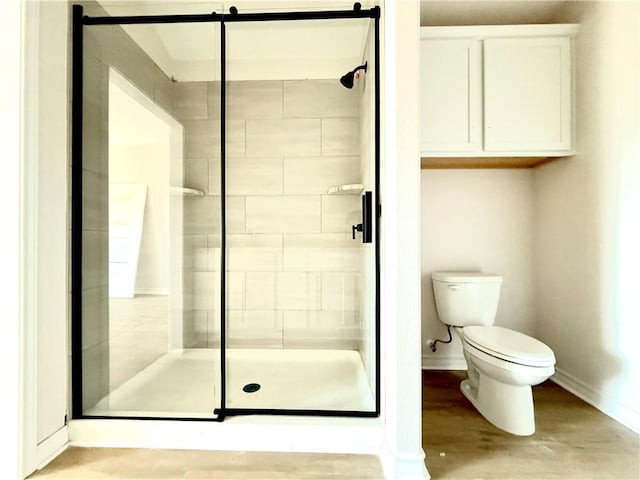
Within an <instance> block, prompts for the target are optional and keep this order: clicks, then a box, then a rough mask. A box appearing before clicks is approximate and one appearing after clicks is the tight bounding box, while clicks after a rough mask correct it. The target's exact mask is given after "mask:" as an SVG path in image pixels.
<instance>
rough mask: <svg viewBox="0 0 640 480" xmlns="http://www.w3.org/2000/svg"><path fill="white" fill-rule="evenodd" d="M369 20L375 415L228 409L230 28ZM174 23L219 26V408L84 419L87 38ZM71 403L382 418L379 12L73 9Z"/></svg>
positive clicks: (218, 413) (76, 415)
mask: <svg viewBox="0 0 640 480" xmlns="http://www.w3.org/2000/svg"><path fill="white" fill-rule="evenodd" d="M357 18H370V19H373V21H374V58H375V65H374V80H375V92H374V95H375V115H374V123H375V125H374V128H375V159H374V163H375V185H374V189H375V194H374V199H375V210H374V212H375V213H374V218H375V263H376V265H375V350H376V351H375V369H376V371H375V382H376V385H375V410H374V411H358V410H311V409H279V408H268V409H266V408H227V407H226V384H227V378H226V375H227V374H226V354H227V345H226V328H227V318H226V252H227V246H226V197H227V194H226V82H227V78H226V70H227V66H226V47H227V46H226V36H227V35H226V24H227V23H237V22H269V21H300V20H336V19H357ZM170 23H220V63H221V65H220V71H221V79H220V80H221V81H220V95H221V101H220V139H221V142H220V159H221V161H220V168H221V172H220V175H221V176H220V178H221V181H220V198H221V202H220V203H221V206H220V210H221V217H220V218H221V251H222V254H221V256H220V257H221V265H220V267H221V268H220V270H221V278H220V281H221V288H220V292H221V295H220V296H221V298H220V310H221V314H220V373H221V381H220V383H221V385H220V408H216V409H214V411H213V415H215V416H213V417H212V418H201V417H200V418H198V417H194V418H185V417H151V416H106V415H85V414H84V412H83V409H82V375H83V373H82V367H83V366H82V208H83V202H82V188H83V185H82V166H83V158H82V134H83V33H84V26H85V25H142V24H170ZM71 69H72V72H71V81H72V93H71V292H72V296H71V392H72V393H71V403H72V418H73V419H84V418H91V419H120V420H122V419H130V420H181V421H218V422H221V421H223V420H224V419H225V417H228V416H234V415H298V416H319V417H378V416H379V415H380V409H381V405H380V391H381V388H380V378H381V375H380V363H381V362H380V343H381V342H380V331H381V328H380V216H381V213H382V207H381V203H380V149H381V143H380V123H381V117H380V7H378V6H375V7H373V8H371V9H364V10H363V9H362V8H361V6H360V4H359V3H356V4H354V8H353V10H327V11H316V12H313V11H310V12H265V13H238V11H237V9H236V8H235V7H231V8H230V13H216V12H212V13H210V14H192V15H189V14H186V15H137V16H136V15H134V16H107V17H90V16H87V15H84V10H83V7H82V6H81V5H73V7H72V65H71Z"/></svg>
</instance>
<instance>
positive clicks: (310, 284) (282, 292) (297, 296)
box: [276, 272, 322, 310]
mask: <svg viewBox="0 0 640 480" xmlns="http://www.w3.org/2000/svg"><path fill="white" fill-rule="evenodd" d="M321 303H322V301H321V277H320V275H319V274H318V273H306V272H303V273H297V272H278V273H277V274H276V308H277V309H278V310H319V309H320V306H321Z"/></svg>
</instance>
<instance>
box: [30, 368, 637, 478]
mask: <svg viewBox="0 0 640 480" xmlns="http://www.w3.org/2000/svg"><path fill="white" fill-rule="evenodd" d="M464 378H465V373H464V372H450V371H449V372H439V371H425V372H423V387H424V388H423V410H422V422H423V436H422V445H423V448H424V450H425V452H426V454H427V467H428V469H429V472H430V473H431V477H432V478H433V479H434V480H438V479H458V480H472V479H473V480H483V479H486V480H498V479H500V480H520V479H522V480H525V479H526V480H554V479H563V480H591V479H592V480H638V479H640V443H639V437H638V435H636V434H634V433H633V432H632V431H630V430H628V429H627V428H625V427H623V426H622V425H620V424H618V423H617V422H615V421H613V420H611V419H610V418H609V417H607V416H606V415H604V414H602V413H600V412H599V411H598V410H596V409H595V408H593V407H591V406H589V405H588V404H586V403H584V402H583V401H582V400H580V399H578V398H577V397H575V396H574V395H572V394H570V393H569V392H567V391H565V390H563V389H562V388H560V387H559V386H557V385H555V384H554V383H552V382H545V383H543V384H542V385H539V386H537V387H534V399H535V400H534V401H535V408H536V428H537V430H536V433H535V434H534V435H532V436H530V437H516V436H513V435H510V434H507V433H505V432H502V431H501V430H498V429H497V428H495V427H493V426H492V425H491V424H490V423H488V422H487V421H486V420H484V418H482V416H480V414H478V412H476V411H475V410H474V408H473V407H472V406H471V405H470V404H469V402H468V401H467V400H466V398H464V397H463V395H462V393H461V392H460V390H459V389H458V385H459V383H460V381H461V380H462V379H464ZM31 478H36V479H69V480H74V479H83V480H93V479H157V480H169V479H170V480H177V479H204V478H207V479H224V480H240V479H250V480H258V479H264V480H267V479H283V480H284V479H300V480H303V479H304V480H307V479H326V480H328V479H344V480H365V479H366V480H373V479H376V480H377V479H382V478H383V476H382V472H381V468H380V463H379V461H378V459H377V457H375V456H367V455H323V454H295V453H259V452H251V453H247V452H202V451H187V450H143V449H83V448H70V449H69V450H67V451H66V452H64V453H63V454H62V455H60V456H59V457H58V458H57V459H56V460H54V461H53V462H52V463H51V464H49V465H48V466H47V467H46V468H44V469H43V470H41V471H39V472H36V473H35V474H34V475H32V477H31Z"/></svg>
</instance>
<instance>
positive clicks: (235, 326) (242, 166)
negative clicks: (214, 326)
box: [225, 18, 376, 414]
mask: <svg viewBox="0 0 640 480" xmlns="http://www.w3.org/2000/svg"><path fill="white" fill-rule="evenodd" d="M225 28H226V32H227V34H226V42H227V49H226V61H225V68H226V79H227V82H226V84H225V86H226V89H225V93H226V95H225V96H226V114H227V126H226V138H227V143H226V146H227V155H226V160H225V163H226V168H225V176H226V198H227V208H226V218H227V223H226V232H227V235H226V242H227V245H226V247H227V248H226V255H227V268H226V284H227V291H226V312H225V313H226V322H227V323H226V324H227V335H226V346H227V348H226V349H225V365H226V375H225V387H226V403H225V408H226V409H227V411H228V412H227V413H229V414H236V413H259V412H272V413H305V412H306V413H317V412H334V413H335V412H338V413H339V412H343V413H345V414H347V413H353V412H358V413H365V414H373V413H374V412H375V410H376V399H375V391H376V356H375V352H376V303H375V302H376V300H375V299H376V281H375V278H376V277H375V275H376V258H375V238H376V233H375V228H374V223H375V222H374V219H375V217H374V215H373V207H372V205H374V204H375V194H374V192H375V138H374V137H375V128H374V114H375V97H374V91H375V76H374V74H373V66H374V51H373V22H372V21H371V20H370V19H368V18H367V19H339V20H326V19H323V20H309V21H307V20H303V21H268V22H233V23H229V24H227V25H226V26H225ZM365 63H367V71H365V69H364V68H363V69H361V70H359V71H358V73H357V75H354V84H353V88H350V89H349V88H346V87H345V86H343V85H342V84H341V83H340V81H339V79H340V77H341V76H343V75H344V74H345V73H347V72H350V71H352V70H353V69H354V67H357V66H359V65H363V64H365ZM366 192H369V195H368V198H369V199H370V203H368V205H370V206H371V208H370V211H369V215H368V217H367V218H369V219H370V221H369V222H366V223H367V226H368V227H370V228H369V229H368V230H367V233H368V234H369V237H370V240H369V241H370V242H371V243H363V234H362V232H360V231H358V230H357V229H354V228H352V227H354V226H357V225H359V224H362V223H363V220H362V218H363V210H362V205H363V196H364V195H365V193H366Z"/></svg>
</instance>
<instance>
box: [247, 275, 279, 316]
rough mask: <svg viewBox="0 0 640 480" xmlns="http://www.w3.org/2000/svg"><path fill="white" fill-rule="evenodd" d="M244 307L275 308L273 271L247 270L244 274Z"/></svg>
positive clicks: (274, 277)
mask: <svg viewBox="0 0 640 480" xmlns="http://www.w3.org/2000/svg"><path fill="white" fill-rule="evenodd" d="M245 289H246V291H245V308H246V309H247V310H275V308H276V276H275V272H247V273H246V274H245Z"/></svg>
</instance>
